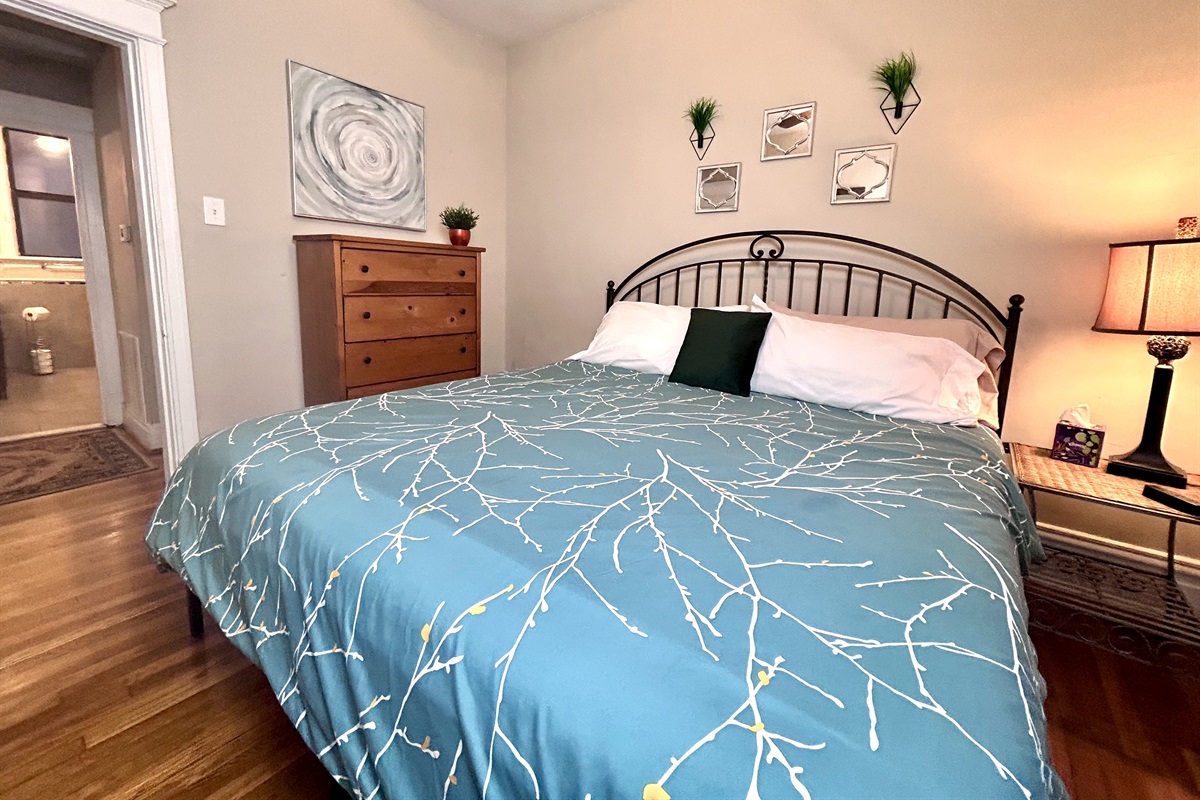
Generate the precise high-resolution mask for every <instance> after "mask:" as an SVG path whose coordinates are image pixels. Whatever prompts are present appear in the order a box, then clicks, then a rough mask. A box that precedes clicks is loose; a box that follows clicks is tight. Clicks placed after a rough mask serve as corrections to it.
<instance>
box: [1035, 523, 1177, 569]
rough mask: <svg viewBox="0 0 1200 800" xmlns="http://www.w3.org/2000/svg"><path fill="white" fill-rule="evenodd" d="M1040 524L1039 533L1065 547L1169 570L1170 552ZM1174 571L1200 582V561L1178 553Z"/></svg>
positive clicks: (1058, 526)
mask: <svg viewBox="0 0 1200 800" xmlns="http://www.w3.org/2000/svg"><path fill="white" fill-rule="evenodd" d="M1037 527H1038V533H1039V534H1040V535H1041V537H1042V539H1043V540H1044V541H1045V542H1046V543H1047V544H1051V545H1054V546H1056V547H1061V548H1062V549H1064V550H1075V551H1079V552H1082V553H1085V554H1089V555H1090V554H1096V555H1101V556H1103V557H1104V558H1106V559H1107V560H1109V561H1117V562H1125V563H1127V564H1129V565H1130V566H1134V567H1138V568H1140V569H1149V570H1161V571H1165V570H1166V564H1167V554H1166V551H1164V550H1155V549H1153V548H1149V547H1140V546H1138V545H1134V544H1128V543H1126V542H1118V541H1114V540H1113V539H1106V538H1104V537H1103V536H1096V535H1095V534H1091V533H1087V532H1085V531H1077V530H1075V529H1074V528H1067V527H1064V526H1061V525H1051V524H1049V523H1045V522H1039V523H1038V525H1037ZM1175 572H1176V574H1177V575H1179V576H1181V577H1182V576H1184V575H1186V576H1187V577H1188V578H1189V579H1190V580H1189V582H1191V581H1200V560H1197V559H1194V558H1188V557H1186V556H1181V555H1179V554H1176V555H1175Z"/></svg>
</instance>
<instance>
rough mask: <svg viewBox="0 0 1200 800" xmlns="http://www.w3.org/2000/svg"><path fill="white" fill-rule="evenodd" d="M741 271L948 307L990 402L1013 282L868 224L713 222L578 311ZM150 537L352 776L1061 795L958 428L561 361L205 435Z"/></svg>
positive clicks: (1007, 479)
mask: <svg viewBox="0 0 1200 800" xmlns="http://www.w3.org/2000/svg"><path fill="white" fill-rule="evenodd" d="M747 242H749V243H750V244H749V247H748V248H747ZM814 243H815V246H816V247H818V248H819V249H820V251H821V252H822V253H823V255H821V256H820V257H818V258H811V257H810V256H809V255H808V251H806V250H805V248H807V247H813V246H814ZM734 246H736V247H737V248H738V251H740V252H736V251H733V250H731V248H732V247H734ZM785 247H790V248H793V250H792V251H791V252H788V254H787V257H785ZM714 248H715V249H716V250H717V251H723V252H724V253H725V255H717V256H714V255H712V253H713V249H714ZM831 248H832V250H833V251H839V249H840V248H846V249H848V251H849V252H853V253H856V254H857V255H855V256H854V259H853V260H851V258H850V257H848V256H844V255H839V254H837V253H836V252H832V253H831ZM731 252H736V255H734V256H732V257H730V256H729V253H731ZM868 257H869V258H870V259H871V260H870V261H868V260H866V259H867V258H868ZM898 262H903V264H904V266H905V267H907V268H913V269H917V270H920V274H921V275H922V276H924V277H923V278H922V280H921V281H917V280H916V279H911V278H907V277H904V276H903V274H902V273H901V271H900V269H899V267H898V266H897V263H898ZM931 268H932V269H931ZM718 270H719V271H720V276H719V277H718V276H717V271H718ZM881 273H882V274H881ZM839 276H840V277H839ZM856 276H857V277H856ZM864 277H865V278H866V280H867V284H866V285H867V287H868V288H867V292H866V295H864V294H863V289H862V286H863V284H862V283H861V281H862V279H863V278H864ZM692 280H694V282H695V285H694V286H693V285H692V284H691V283H690V282H689V281H692ZM905 281H910V282H909V283H905ZM924 281H928V282H924ZM871 285H874V286H875V287H876V290H877V291H878V294H873V292H872V291H871V288H870V287H871ZM735 286H736V287H738V288H737V289H736V291H739V292H741V291H753V292H755V293H761V294H762V295H764V296H774V297H776V299H780V298H781V295H782V294H787V295H789V297H788V300H789V303H788V304H789V305H793V306H795V305H797V304H798V303H799V302H801V298H802V297H808V299H807V300H804V302H805V303H808V302H810V301H811V299H812V298H811V297H809V295H811V294H812V291H813V290H814V289H815V292H816V293H815V297H816V298H817V302H816V305H817V307H818V308H820V307H821V306H822V304H827V303H828V302H829V300H828V298H829V297H830V296H835V297H836V296H837V295H838V294H840V293H842V292H844V293H845V295H846V301H845V303H844V304H842V313H849V312H850V311H851V310H853V309H855V308H861V307H862V304H863V303H865V304H866V305H867V306H870V307H873V308H874V309H876V310H879V309H884V310H886V309H887V308H889V307H891V306H892V305H893V304H894V303H896V302H898V303H899V304H900V306H901V307H903V308H904V309H906V310H907V313H908V315H909V316H912V315H913V313H914V312H916V313H920V309H921V307H922V305H929V304H930V303H932V304H933V305H934V306H935V309H934V310H935V312H938V311H941V313H943V314H944V315H945V316H950V315H952V314H963V315H966V316H970V315H971V314H977V315H978V317H977V318H978V319H979V321H980V322H981V323H984V324H990V325H991V326H993V327H992V329H993V330H994V331H995V332H996V333H997V334H998V336H999V337H1002V338H1004V339H1005V343H1006V345H1007V349H1008V351H1009V354H1010V358H1009V360H1008V361H1007V362H1006V364H1005V367H1004V369H1005V370H1006V371H1005V373H1004V376H1003V377H1002V378H1001V383H1002V384H1003V386H1004V389H1005V391H1004V392H1003V393H1002V394H1001V398H1000V399H1001V405H1003V401H1004V399H1005V397H1006V395H1007V384H1008V380H1007V376H1008V375H1009V374H1011V372H1010V370H1011V366H1010V365H1011V353H1012V351H1013V349H1014V348H1015V344H1016V330H1017V328H1016V321H1017V320H1019V308H1020V305H1019V303H1016V302H1014V307H1015V308H1016V309H1017V313H1015V314H1014V313H1012V309H1011V308H1010V313H1009V314H1007V315H1005V314H1002V313H1001V312H999V311H998V310H997V309H995V308H994V307H992V306H991V304H990V303H988V302H987V301H986V299H984V298H983V297H982V295H979V294H978V293H976V292H975V291H974V290H973V289H970V288H969V287H966V285H965V284H963V283H961V282H960V281H958V279H956V278H953V276H951V275H949V273H945V272H943V271H941V270H940V269H938V268H936V267H934V266H933V265H932V264H929V263H928V262H925V261H923V260H921V259H918V258H916V257H914V256H910V255H908V254H905V253H902V252H900V251H898V250H894V249H893V248H887V247H885V246H882V245H874V244H872V243H869V242H865V241H863V240H859V239H853V238H851V237H840V236H835V235H832V234H814V233H811V232H786V233H781V232H772V233H763V232H753V233H749V234H730V235H728V236H723V237H713V238H711V239H707V240H702V241H701V242H697V243H692V244H691V245H688V246H685V247H681V248H675V249H674V250H672V251H669V252H668V253H666V254H664V255H663V256H661V257H658V258H656V259H652V260H651V261H650V262H647V264H645V265H643V266H642V267H639V268H638V270H635V271H634V273H633V274H631V275H630V277H629V278H627V279H626V280H625V281H624V282H623V283H622V284H621V285H619V286H618V285H615V284H610V285H609V287H608V293H607V294H608V296H607V299H608V302H609V303H610V304H611V303H613V302H614V301H617V300H624V299H634V298H639V296H640V299H643V301H646V300H652V301H656V302H662V303H673V302H678V303H683V304H690V303H689V302H688V300H689V298H690V299H691V300H692V301H694V304H695V305H699V304H700V302H701V301H702V300H703V301H704V302H708V300H709V298H708V297H706V296H705V297H702V295H706V293H709V292H712V291H715V292H716V294H717V295H718V297H717V298H716V300H717V302H716V304H717V305H719V304H720V303H721V302H722V300H723V299H727V298H722V297H720V295H722V294H725V293H729V292H733V291H735V289H734V287H735ZM913 287H915V288H913ZM830 292H833V293H834V295H830ZM897 292H899V295H898V296H899V300H896V299H895V297H893V295H896V293H897ZM652 294H653V295H654V297H651V295H652ZM864 297H865V299H864ZM1014 301H1015V298H1014ZM839 302H840V301H839ZM834 305H835V306H836V305H838V303H837V302H835V303H834ZM943 309H944V310H943ZM963 309H967V310H965V311H964V310H963ZM903 313H904V312H903V311H902V312H901V313H900V315H901V316H902V315H903ZM147 544H148V546H149V548H150V550H151V552H152V553H153V555H154V557H155V558H156V559H158V561H159V562H160V563H161V564H163V565H165V566H166V567H169V568H170V569H173V570H175V571H176V572H178V573H179V575H180V576H181V577H182V578H183V580H184V581H185V582H186V584H187V585H188V587H189V588H190V590H191V591H192V592H193V593H194V596H195V597H197V598H199V600H198V604H199V605H202V606H203V607H204V608H205V609H206V611H207V613H208V615H209V616H210V617H211V619H213V620H214V621H215V622H216V624H217V625H219V627H220V629H221V631H222V633H224V635H225V636H227V637H228V638H229V639H230V640H231V641H232V642H233V643H234V644H235V645H237V646H238V647H239V648H240V649H241V651H242V652H243V653H245V654H246V656H247V657H248V658H250V659H251V660H252V661H254V662H255V663H256V664H258V665H259V666H260V667H261V668H262V670H263V672H264V673H265V674H266V676H267V678H268V680H269V681H270V683H271V685H272V686H273V688H274V690H275V692H276V696H277V699H278V701H279V703H280V704H281V706H282V707H283V708H284V710H285V711H286V712H287V713H288V715H289V716H290V718H291V719H292V721H293V723H294V724H295V726H296V728H297V730H298V731H299V732H300V734H301V735H302V736H303V737H304V739H305V741H306V742H307V743H308V745H309V746H310V747H311V748H312V749H313V751H314V752H316V753H317V755H318V756H319V757H320V758H321V760H322V762H323V763H324V765H325V766H326V767H327V768H328V770H329V771H330V773H331V774H332V775H333V776H334V778H335V779H336V780H337V782H338V784H339V785H341V786H342V787H343V788H344V789H345V790H347V791H348V792H349V793H351V794H352V795H353V796H356V797H363V798H393V799H394V798H445V799H447V800H450V799H454V798H483V797H490V798H549V799H550V800H558V798H592V800H602V799H603V798H638V797H640V798H643V800H665V799H666V798H675V800H700V799H701V798H703V799H704V800H719V798H742V797H746V798H760V797H761V798H770V799H773V798H789V797H797V798H844V797H871V798H890V797H897V798H898V797H923V798H963V797H972V798H1000V797H1007V798H1020V797H1025V798H1057V797H1062V796H1065V792H1064V790H1063V787H1062V783H1061V781H1060V780H1059V778H1058V776H1057V775H1056V774H1055V772H1054V770H1053V768H1052V767H1051V765H1050V757H1049V753H1048V749H1047V742H1046V735H1045V717H1044V713H1043V707H1042V703H1043V699H1044V694H1045V687H1044V684H1043V682H1042V679H1041V677H1040V676H1039V674H1038V672H1037V667H1036V657H1035V654H1034V652H1033V648H1032V646H1031V644H1030V641H1029V638H1028V635H1027V631H1026V621H1025V620H1026V608H1025V603H1024V599H1023V595H1022V588H1021V575H1020V570H1021V565H1022V563H1024V562H1026V561H1027V560H1028V559H1034V558H1038V557H1039V556H1040V545H1039V543H1038V541H1037V536H1036V533H1035V530H1034V528H1033V526H1032V524H1031V523H1030V519H1029V516H1028V514H1027V511H1026V508H1025V506H1024V504H1023V502H1022V500H1021V497H1020V494H1019V492H1018V490H1017V487H1016V485H1015V484H1014V482H1013V479H1012V476H1011V474H1010V473H1009V471H1008V468H1007V466H1006V465H1005V462H1004V456H1003V452H1002V449H1001V445H1000V442H999V439H998V437H997V435H996V433H995V432H994V431H992V430H990V429H988V428H987V427H985V426H975V427H954V426H948V425H939V424H935V423H927V422H912V421H905V420H898V419H893V418H889V417H881V416H874V415H871V414H865V413H861V412H855V411H848V410H845V409H840V408H835V407H831V406H822V405H817V404H813V403H804V402H800V401H797V400H793V399H784V398H780V397H774V396H770V395H765V394H752V395H751V396H749V397H737V396H733V395H729V394H722V393H718V392H712V391H706V390H701V389H695V388H692V387H689V386H682V385H680V384H677V383H672V382H669V381H668V380H667V379H666V378H665V377H664V376H662V375H651V374H644V373H640V372H635V371H631V370H626V369H620V368H617V367H611V366H603V365H595V364H590V363H586V362H584V361H578V360H567V361H563V362H560V363H556V364H551V365H548V366H545V367H541V368H539V369H533V370H525V371H515V372H507V373H501V374H496V375H490V376H484V377H481V378H476V379H471V380H466V381H457V382H453V383H448V384H443V385H439V386H432V387H426V388H423V389H418V390H410V391H404V392H396V393H388V394H384V395H380V396H376V397H369V398H363V399H359V400H354V401H349V402H344V403H337V404H332V405H326V406H319V407H314V408H309V409H304V410H302V411H297V412H292V413H287V414H280V415H276V416H272V417H268V418H265V419H259V420H252V421H248V422H244V423H241V424H239V425H237V426H234V427H233V428H231V429H229V430H226V431H222V432H220V433H217V434H215V435H213V436H210V437H208V438H207V439H206V440H204V441H203V442H202V443H201V444H200V445H198V446H197V447H196V448H195V449H194V450H193V451H192V452H191V453H190V454H189V455H188V456H187V458H185V459H184V461H183V463H182V464H181V466H180V468H179V469H178V471H177V472H176V473H175V475H174V476H173V477H172V478H171V480H170V481H169V484H168V486H167V489H166V492H165V495H164V497H163V500H162V503H161V505H160V506H159V508H158V510H157V512H156V514H155V516H154V518H153V520H152V522H151V524H150V527H149V531H148V534H147Z"/></svg>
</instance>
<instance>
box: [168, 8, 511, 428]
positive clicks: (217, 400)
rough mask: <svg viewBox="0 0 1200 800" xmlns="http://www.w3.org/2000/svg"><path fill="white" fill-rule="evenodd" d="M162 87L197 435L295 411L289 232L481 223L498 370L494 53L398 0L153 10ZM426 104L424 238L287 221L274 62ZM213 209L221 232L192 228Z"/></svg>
mask: <svg viewBox="0 0 1200 800" xmlns="http://www.w3.org/2000/svg"><path fill="white" fill-rule="evenodd" d="M163 24H164V28H165V38H166V39H167V42H168V44H167V47H166V59H167V90H168V96H169V103H170V112H171V128H172V144H173V148H174V155H175V175H176V180H177V184H178V195H179V210H180V222H181V226H182V236H183V257H184V268H185V273H186V282H187V298H188V313H189V316H190V321H191V336H192V354H193V358H194V362H195V376H196V399H197V405H198V408H199V418H200V428H201V431H202V432H209V431H213V430H215V429H217V428H220V427H222V426H225V425H229V424H233V423H235V422H238V421H240V420H243V419H245V418H247V417H251V416H255V415H262V414H267V413H271V412H275V411H281V410H285V409H290V408H296V407H299V406H301V405H303V391H302V384H301V372H300V351H299V348H300V336H299V319H298V311H297V300H296V274H295V272H296V266H295V251H294V248H293V245H292V236H293V235H294V234H298V233H323V232H335V231H336V232H342V233H358V234H364V235H368V236H391V237H395V238H399V239H417V240H428V241H446V238H445V236H446V234H445V231H444V229H442V228H441V226H440V223H439V222H438V220H437V214H438V212H439V211H440V210H441V209H442V208H444V207H445V206H447V205H450V204H457V203H460V202H464V203H467V204H468V205H470V206H472V207H473V208H475V210H476V211H478V212H479V213H480V215H481V221H480V223H479V227H478V228H477V229H476V231H475V236H474V238H473V239H472V242H471V243H472V244H478V245H480V246H482V247H486V248H487V250H488V252H487V253H486V254H485V256H484V265H483V276H482V280H483V315H482V325H483V329H482V330H483V332H482V340H483V341H482V348H483V353H482V357H483V368H484V370H485V371H493V370H497V369H502V368H503V367H504V364H505V330H504V325H505V313H504V308H505V264H506V253H505V241H506V231H507V226H506V219H505V152H506V148H505V134H506V131H505V125H504V120H505V80H506V76H505V54H504V51H503V50H502V49H500V48H499V47H497V46H495V45H490V44H487V43H485V42H483V41H482V40H480V39H478V38H476V37H473V36H471V35H470V34H466V33H464V32H462V31H461V30H459V29H458V28H456V27H454V26H453V25H452V24H451V23H450V22H447V21H445V20H443V19H442V18H440V17H437V16H435V15H433V14H432V13H430V12H428V11H426V10H425V9H423V8H422V7H420V6H418V5H416V4H414V3H412V2H409V0H360V1H359V2H355V3H353V4H348V3H331V2H323V1H322V0H305V2H296V1H295V0H255V2H231V1H230V0H190V1H189V2H184V3H180V4H178V5H177V6H175V7H173V8H171V9H169V10H167V11H166V12H165V13H164V14H163ZM289 58H290V59H294V60H296V61H299V62H301V63H304V64H307V65H309V66H312V67H316V68H318V69H322V70H325V71H327V72H331V73H333V74H335V75H338V76H340V77H343V78H346V79H348V80H352V81H355V82H357V83H361V84H364V85H366V86H370V87H372V88H374V89H378V90H380V91H384V92H388V93H390V94H394V95H396V96H398V97H402V98H404V99H406V100H410V101H412V102H415V103H419V104H421V105H423V106H425V115H426V162H427V173H426V174H427V179H428V207H429V231H428V232H427V233H413V232H409V231H400V230H388V229H384V228H375V227H367V226H356V225H347V224H344V223H333V222H321V221H317V220H302V219H298V218H296V217H293V216H292V213H291V178H290V175H291V173H290V161H289V158H290V155H289V152H290V151H289V139H288V106H287V81H286V76H285V62H286V61H287V59H289ZM203 195H210V196H215V197H222V198H224V199H225V202H226V216H227V220H228V225H227V227H224V228H221V227H212V226H206V225H204V224H203V223H202V210H201V209H202V206H201V197H202V196H203Z"/></svg>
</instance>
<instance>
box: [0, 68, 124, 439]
mask: <svg viewBox="0 0 1200 800" xmlns="http://www.w3.org/2000/svg"><path fill="white" fill-rule="evenodd" d="M0 125H3V126H5V127H9V128H21V129H24V130H27V131H36V132H37V133H46V134H50V135H52V136H62V137H64V138H66V139H68V140H69V141H70V142H71V170H72V172H73V175H74V179H75V214H76V216H77V217H78V218H79V245H80V252H81V253H82V254H83V274H84V279H85V286H86V288H87V301H88V312H89V316H91V319H92V344H93V349H94V350H95V353H96V374H97V376H98V377H99V379H100V421H101V422H103V423H104V424H105V425H120V424H121V423H122V422H123V421H124V413H125V410H124V396H123V394H124V393H123V391H122V388H121V356H120V352H119V350H118V349H117V315H116V310H115V308H114V306H113V291H112V278H111V277H110V275H109V270H108V243H107V241H106V239H105V236H104V209H103V208H102V207H101V203H100V169H99V165H98V164H97V163H96V132H95V127H94V126H93V124H92V112H91V110H90V109H86V108H80V107H79V106H70V105H67V104H66V103H56V102H54V101H52V100H43V99H41V98H38V97H29V96H28V95H23V94H14V93H13V92H5V91H0Z"/></svg>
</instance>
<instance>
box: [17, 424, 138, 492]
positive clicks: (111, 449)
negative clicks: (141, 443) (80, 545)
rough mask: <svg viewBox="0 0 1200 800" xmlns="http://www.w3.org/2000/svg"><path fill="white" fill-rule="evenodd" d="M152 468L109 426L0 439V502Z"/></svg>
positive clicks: (64, 489)
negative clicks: (24, 437)
mask: <svg viewBox="0 0 1200 800" xmlns="http://www.w3.org/2000/svg"><path fill="white" fill-rule="evenodd" d="M148 469H152V466H151V464H150V462H148V461H146V459H144V458H142V457H141V455H139V454H138V452H137V451H136V450H134V449H133V448H132V447H130V446H129V445H127V444H126V443H125V442H124V441H122V439H121V437H119V436H117V434H116V433H114V432H113V431H111V430H109V429H108V428H100V429H97V430H92V431H80V432H78V433H63V434H59V435H57V436H45V437H40V438H36V439H22V440H20V441H16V442H6V443H4V444H0V505H4V504H5V503H15V502H16V501H18V500H28V499H29V498H31V497H39V496H41V495H44V494H53V493H54V492H62V491H66V490H67V489H78V488H79V487H81V486H90V485H91V484H93V483H100V482H101V481H108V480H112V479H113V478H121V477H124V476H125V475H133V474H136V473H138V472H145V471H146V470H148Z"/></svg>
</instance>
